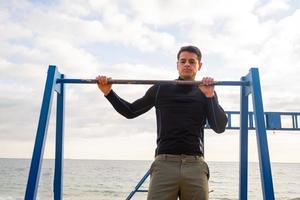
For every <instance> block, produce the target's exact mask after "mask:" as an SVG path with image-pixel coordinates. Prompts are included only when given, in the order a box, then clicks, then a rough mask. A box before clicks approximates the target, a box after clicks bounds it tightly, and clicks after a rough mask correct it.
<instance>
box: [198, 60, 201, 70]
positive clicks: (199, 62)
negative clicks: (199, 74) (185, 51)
mask: <svg viewBox="0 0 300 200" xmlns="http://www.w3.org/2000/svg"><path fill="white" fill-rule="evenodd" d="M201 67H202V62H199V68H198V71H200V69H201Z"/></svg>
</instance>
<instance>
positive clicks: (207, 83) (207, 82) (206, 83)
mask: <svg viewBox="0 0 300 200" xmlns="http://www.w3.org/2000/svg"><path fill="white" fill-rule="evenodd" d="M213 83H214V79H213V78H211V77H204V78H203V79H202V84H201V85H199V86H198V88H199V89H200V90H201V92H203V94H204V95H205V96H206V97H208V98H211V97H213V96H214V95H215V93H214V91H215V88H214V85H213Z"/></svg>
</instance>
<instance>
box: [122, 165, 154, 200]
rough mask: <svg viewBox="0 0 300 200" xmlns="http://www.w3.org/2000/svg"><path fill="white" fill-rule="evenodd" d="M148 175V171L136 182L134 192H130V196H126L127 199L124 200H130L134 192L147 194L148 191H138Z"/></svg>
mask: <svg viewBox="0 0 300 200" xmlns="http://www.w3.org/2000/svg"><path fill="white" fill-rule="evenodd" d="M149 175H150V170H148V171H147V172H146V174H145V175H144V176H143V178H142V179H141V180H140V181H139V182H138V184H137V185H136V186H135V188H134V190H133V191H132V192H130V194H129V195H128V197H127V198H126V200H129V199H131V198H132V197H133V196H134V194H135V193H136V192H148V190H139V188H140V187H141V186H142V185H143V183H144V182H145V180H146V179H147V178H148V177H149Z"/></svg>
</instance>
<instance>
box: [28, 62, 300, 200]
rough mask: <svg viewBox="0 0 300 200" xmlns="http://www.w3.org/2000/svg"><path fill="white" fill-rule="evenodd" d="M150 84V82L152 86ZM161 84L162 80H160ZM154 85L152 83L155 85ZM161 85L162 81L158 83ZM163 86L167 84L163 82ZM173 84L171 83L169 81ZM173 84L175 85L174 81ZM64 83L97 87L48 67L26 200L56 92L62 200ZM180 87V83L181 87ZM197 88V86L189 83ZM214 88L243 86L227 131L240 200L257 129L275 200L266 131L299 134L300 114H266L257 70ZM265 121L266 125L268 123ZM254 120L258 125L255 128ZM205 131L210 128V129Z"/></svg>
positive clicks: (57, 187) (265, 181)
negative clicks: (231, 135)
mask: <svg viewBox="0 0 300 200" xmlns="http://www.w3.org/2000/svg"><path fill="white" fill-rule="evenodd" d="M114 81H115V82H114V83H116V84H152V83H151V81H154V82H156V80H114ZM149 81H150V82H149ZM157 81H159V80H157ZM154 82H153V83H154ZM159 82H161V81H159ZM163 82H164V81H163ZM167 82H170V81H167ZM171 82H173V81H171ZM65 83H75V84H76V83H79V84H86V83H96V80H95V79H65V78H64V75H60V74H59V73H58V71H57V69H56V67H55V66H49V69H48V76H47V80H46V86H45V91H44V96H43V103H42V108H41V113H40V118H39V124H38V129H37V135H36V140H35V146H34V150H33V156H32V160H31V166H30V171H29V177H28V182H27V187H26V193H25V200H34V199H36V194H37V189H38V182H39V177H40V169H41V165H42V158H43V152H44V144H45V141H46V133H47V127H48V121H49V115H50V110H51V109H50V108H51V102H52V97H53V93H54V90H55V91H56V92H57V94H58V95H57V118H56V124H57V126H56V151H55V172H54V183H53V187H54V199H55V200H61V199H63V195H62V194H63V142H64V93H65V91H64V84H65ZM180 84H181V83H180ZM189 84H195V83H189ZM215 85H224V86H240V87H241V97H240V98H241V107H240V109H241V112H238V111H227V112H226V114H227V116H228V120H229V121H228V125H227V127H226V129H233V130H237V129H240V184H239V199H242V200H247V189H248V183H247V181H248V130H251V129H255V130H256V135H257V145H258V151H259V163H260V172H261V181H262V190H263V198H264V199H268V200H269V199H270V200H272V199H274V190H273V181H272V173H271V167H270V158H269V150H268V143H267V137H266V129H267V130H288V131H291V130H300V128H299V126H298V117H299V116H300V113H295V112H266V113H264V111H263V104H262V96H261V88H260V82H259V74H258V69H257V68H252V69H250V72H249V74H248V75H247V76H245V77H242V78H241V81H218V82H216V83H215ZM251 93H252V102H253V109H254V111H253V112H249V111H248V109H249V108H248V106H249V105H248V104H249V103H248V95H249V94H251ZM233 115H240V125H239V126H233V123H232V119H233V118H232V116H233ZM282 116H290V117H291V120H292V127H282V125H281V124H282V120H281V117H282ZM265 118H266V122H265ZM254 120H255V124H254ZM205 128H209V126H208V125H207V126H206V127H205ZM149 175H150V171H149V170H148V171H147V172H146V174H145V175H144V177H143V178H142V179H141V180H140V181H139V183H138V184H137V186H136V187H135V189H134V190H133V191H132V192H131V193H130V194H129V196H128V197H127V199H131V198H132V197H133V195H134V194H135V193H136V192H147V190H139V188H140V187H141V186H142V184H143V183H144V181H145V180H146V179H147V178H148V177H149Z"/></svg>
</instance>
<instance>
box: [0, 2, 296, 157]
mask: <svg viewBox="0 0 300 200" xmlns="http://www.w3.org/2000/svg"><path fill="white" fill-rule="evenodd" d="M299 20H300V9H299V6H295V5H294V4H293V3H292V2H291V1H268V2H261V1H258V0H250V1H247V2H242V1H237V0H230V1H224V2H220V1H217V0H212V1H192V0H188V1H179V0H178V1H177V0H176V1H159V0H156V1H136V0H131V1H128V2H124V1H96V0H90V1H86V2H82V1H72V2H71V1H67V0H62V1H55V2H50V1H49V2H47V1H43V2H33V1H8V2H1V12H0V32H1V34H0V42H1V46H0V72H1V73H0V83H1V87H0V105H1V106H0V113H1V116H0V137H1V138H2V139H5V141H14V140H17V139H20V140H22V141H24V142H25V141H26V142H28V141H33V140H34V137H35V131H36V126H37V121H38V114H39V109H40V104H41V100H42V93H43V89H44V81H45V78H46V73H47V67H48V65H50V64H54V65H57V66H58V68H59V71H60V72H61V73H66V75H67V76H68V77H69V78H94V77H95V76H96V75H98V74H104V75H107V76H111V77H113V78H120V79H174V78H176V77H177V71H176V67H175V64H176V53H177V50H178V48H179V47H180V46H181V45H184V44H195V45H197V46H199V47H200V48H201V50H202V53H203V55H204V56H203V67H202V69H201V71H200V73H199V74H198V76H197V78H198V79H201V77H202V76H213V77H214V78H215V79H216V80H239V79H240V77H241V76H244V75H246V74H247V73H248V70H249V68H250V67H259V70H260V76H261V84H262V88H263V97H264V104H265V110H267V111H286V110H287V111H297V110H299V109H300V107H299V103H298V102H299V101H300V96H299V94H298V93H299V92H297V91H299V90H300V86H299V84H297V82H298V79H299V78H298V74H300V68H299V66H300V61H299V55H300V29H299V28H297V27H296V26H295V25H296V24H298V22H299ZM148 88H149V86H137V85H135V86H125V85H115V86H114V90H115V91H116V92H117V93H118V94H119V95H120V96H121V97H124V98H125V99H127V100H128V101H129V102H132V101H134V100H135V99H137V98H139V97H141V96H143V95H144V93H145V91H146V90H147V89H148ZM216 90H217V92H218V96H219V100H220V102H221V103H222V106H223V107H224V108H225V109H226V110H238V109H239V88H238V87H236V88H234V89H232V88H224V87H216ZM54 108H55V103H54V104H53V109H52V114H55V109H54ZM65 114H66V133H67V134H68V137H70V140H76V141H77V142H78V141H80V139H82V138H97V139H99V140H101V139H104V138H110V137H125V135H127V134H128V135H130V137H134V136H136V135H139V134H140V133H143V134H145V135H147V134H149V135H150V134H154V135H155V131H156V126H155V113H154V110H152V111H150V112H149V113H147V114H145V115H143V116H141V117H140V118H137V119H134V120H127V119H125V118H123V117H122V116H120V115H119V114H118V113H116V112H115V111H114V109H113V108H112V107H111V105H110V104H109V102H108V101H107V100H106V99H105V98H104V97H103V95H102V94H101V93H100V91H99V90H98V89H97V87H96V86H95V85H84V86H83V85H67V86H66V113H65ZM54 125H55V121H54V119H51V122H50V127H49V128H50V132H52V133H53V132H54V129H53V127H54ZM20 131H21V132H22V133H20ZM143 138H147V137H146V136H145V137H143ZM108 140H110V139H108ZM122 140H123V139H122ZM50 141H51V140H50ZM110 141H111V140H110ZM6 147H7V146H6ZM24 148H25V147H24ZM6 149H8V147H7V148H6ZM26 152H31V150H30V151H28V150H26ZM149 155H150V154H149ZM151 155H152V154H151Z"/></svg>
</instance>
